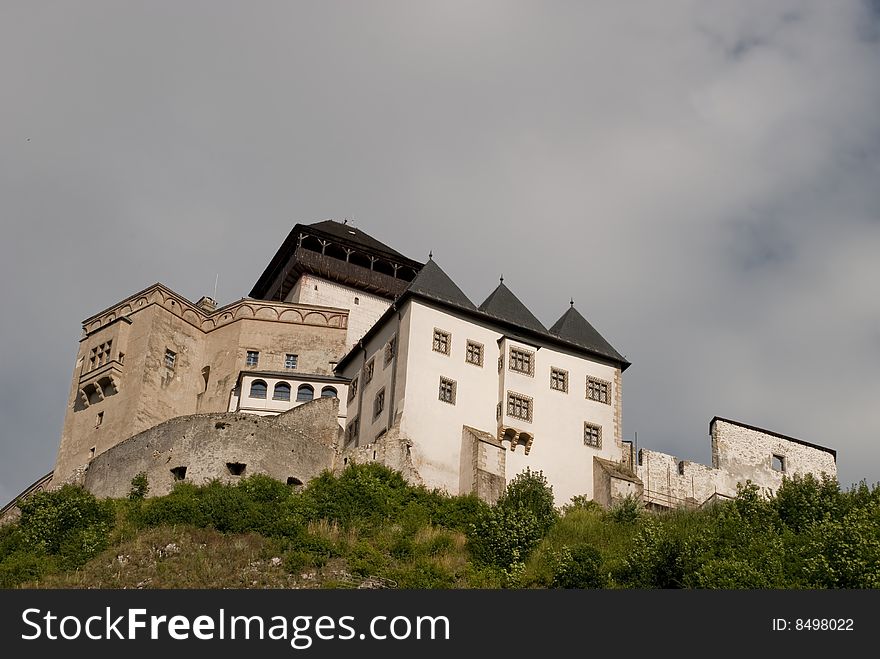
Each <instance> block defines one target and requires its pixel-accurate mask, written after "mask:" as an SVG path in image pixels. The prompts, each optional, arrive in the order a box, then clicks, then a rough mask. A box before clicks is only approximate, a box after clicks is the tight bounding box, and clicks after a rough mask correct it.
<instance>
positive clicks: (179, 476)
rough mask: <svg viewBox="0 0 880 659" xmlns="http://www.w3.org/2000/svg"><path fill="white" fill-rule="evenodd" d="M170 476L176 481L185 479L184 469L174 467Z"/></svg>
mask: <svg viewBox="0 0 880 659" xmlns="http://www.w3.org/2000/svg"><path fill="white" fill-rule="evenodd" d="M171 476H172V477H174V480H176V481H182V480H183V479H184V478H186V467H175V468H174V469H172V470H171Z"/></svg>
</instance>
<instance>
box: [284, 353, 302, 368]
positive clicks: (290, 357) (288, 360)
mask: <svg viewBox="0 0 880 659" xmlns="http://www.w3.org/2000/svg"><path fill="white" fill-rule="evenodd" d="M298 360H299V357H298V356H297V355H294V354H291V353H287V354H286V355H284V368H291V369H293V368H296V363H297V361H298Z"/></svg>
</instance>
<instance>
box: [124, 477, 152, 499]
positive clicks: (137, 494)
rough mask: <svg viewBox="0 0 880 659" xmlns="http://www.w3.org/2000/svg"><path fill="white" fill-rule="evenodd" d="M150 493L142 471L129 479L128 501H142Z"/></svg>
mask: <svg viewBox="0 0 880 659" xmlns="http://www.w3.org/2000/svg"><path fill="white" fill-rule="evenodd" d="M149 491H150V484H149V481H148V480H147V474H146V473H144V472H143V471H142V472H141V473H139V474H138V475H137V476H135V477H134V478H132V479H131V489H130V490H129V491H128V499H129V501H142V500H143V499H145V498H146V497H147V493H148V492H149Z"/></svg>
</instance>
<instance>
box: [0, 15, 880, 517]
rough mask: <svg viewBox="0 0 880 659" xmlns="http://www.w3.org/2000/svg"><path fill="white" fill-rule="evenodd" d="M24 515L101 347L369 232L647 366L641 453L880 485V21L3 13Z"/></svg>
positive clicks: (1, 472)
mask: <svg viewBox="0 0 880 659" xmlns="http://www.w3.org/2000/svg"><path fill="white" fill-rule="evenodd" d="M0 99H2V100H0V221H2V229H3V231H2V242H0V273H2V282H3V283H2V288H0V303H2V315H0V332H2V339H3V343H4V350H3V351H2V352H0V421H2V423H0V451H2V458H0V499H2V502H0V505H2V503H5V502H6V501H7V500H8V499H9V498H11V497H12V496H13V495H15V494H16V493H17V492H18V491H20V490H21V489H22V488H23V487H25V486H26V485H28V484H29V483H30V482H31V481H33V480H34V479H36V478H37V477H38V476H41V475H42V474H44V473H46V472H47V471H49V470H50V469H51V467H52V465H53V462H54V459H55V452H56V450H57V445H58V440H59V435H60V429H61V424H62V420H63V417H64V412H65V405H66V402H67V400H66V399H67V394H68V387H69V384H70V377H71V373H72V369H73V363H74V358H75V354H76V350H77V340H78V338H79V335H80V330H81V325H80V321H81V320H82V319H84V318H86V317H88V316H89V315H91V314H93V313H95V312H97V311H100V310H101V309H103V308H104V307H106V306H109V305H110V304H112V303H114V302H115V301H117V300H119V299H121V298H123V297H125V296H127V295H129V294H131V293H133V292H135V291H137V290H140V289H142V288H144V287H145V286H147V285H149V284H151V283H153V282H155V281H161V282H163V283H164V284H166V285H168V286H169V287H171V288H172V289H174V290H176V291H178V292H180V293H182V294H183V295H186V296H188V297H189V298H191V299H196V298H198V297H199V296H200V295H202V294H205V293H210V291H211V289H212V288H213V286H214V279H215V276H216V275H219V289H218V298H219V300H220V302H221V303H227V302H230V301H233V300H235V299H238V298H240V297H243V296H245V295H247V293H248V291H249V290H250V288H251V285H252V284H253V283H254V282H255V281H256V278H257V277H258V275H259V274H260V273H261V272H262V269H263V267H264V266H265V265H266V263H267V262H268V260H269V258H270V257H271V256H272V254H273V253H274V251H275V249H276V248H277V247H278V245H279V244H280V242H281V241H282V240H283V238H284V237H285V236H286V235H287V232H288V231H289V230H290V228H291V227H292V226H293V224H295V223H296V222H304V223H309V222H314V221H319V220H322V219H325V218H340V219H341V218H351V221H353V222H354V223H355V224H356V225H357V226H359V227H360V228H362V229H363V230H365V231H367V232H368V233H371V234H372V235H374V236H376V237H377V238H379V239H380V240H383V241H384V242H387V243H389V244H390V245H392V246H394V247H395V248H397V249H398V250H399V251H401V252H403V253H405V254H407V255H409V256H411V257H413V258H416V259H424V258H426V257H427V254H428V251H429V250H433V252H434V255H435V259H436V260H437V262H438V263H439V264H440V265H441V266H443V267H444V269H446V271H447V272H449V274H450V275H451V276H452V277H453V278H454V279H455V280H456V281H457V282H458V283H459V285H460V286H461V287H462V288H463V289H464V291H465V292H466V293H467V294H468V295H469V296H471V297H472V298H473V299H474V300H475V301H476V302H477V303H479V302H480V301H482V299H483V298H484V297H485V296H486V295H487V294H488V293H489V292H490V291H491V290H492V288H493V287H494V286H495V284H496V283H497V279H498V276H499V274H501V273H503V274H504V276H505V283H506V284H508V285H509V286H510V288H511V289H512V290H514V292H516V293H517V294H518V295H519V297H520V298H521V299H522V300H523V301H524V302H525V303H526V304H527V305H529V306H530V307H531V308H532V310H533V311H534V312H535V314H536V315H537V316H538V317H539V318H540V319H541V320H542V321H544V323H545V324H550V323H552V322H553V321H554V320H555V319H556V318H557V317H558V316H559V315H560V314H561V313H562V312H563V311H564V309H565V308H566V307H567V304H568V299H569V296H571V297H573V298H574V300H575V303H576V305H577V307H578V308H579V309H580V310H581V311H582V312H583V313H584V315H585V316H586V317H587V318H588V319H589V320H590V321H591V322H592V323H593V324H594V325H595V326H596V327H597V328H598V329H599V330H600V331H601V332H602V333H603V334H604V335H605V336H606V338H607V339H608V340H609V341H610V342H611V343H612V344H613V345H614V346H615V347H616V348H617V349H618V350H619V351H620V352H622V353H624V354H625V355H626V356H627V358H628V359H629V360H630V361H632V362H633V365H632V367H630V369H629V370H628V371H627V372H626V374H625V376H624V389H623V391H624V434H625V436H626V437H628V438H631V437H632V436H633V434H634V433H635V432H638V438H639V444H640V445H642V446H648V447H651V448H655V449H658V450H663V451H667V452H670V453H674V454H676V455H678V456H679V457H682V458H685V459H693V460H699V461H703V462H707V461H709V458H710V456H709V443H708V422H709V420H710V419H711V418H712V416H714V415H716V414H717V415H721V416H726V417H731V418H734V419H738V420H742V421H745V422H748V423H751V424H754V425H758V426H762V427H766V428H770V429H774V430H777V431H779V432H783V433H786V434H790V435H794V436H796V437H801V438H803V439H805V440H808V441H812V442H815V443H819V444H823V445H827V446H832V447H835V448H837V449H838V464H839V468H840V476H841V481H842V482H843V483H844V484H849V483H852V482H857V481H859V480H861V479H867V480H868V481H869V482H875V481H878V480H880V411H878V410H880V368H878V366H880V296H878V280H880V3H878V2H876V1H875V2H873V3H871V2H844V1H836V2H827V1H820V2H784V1H777V2H767V1H766V0H762V1H759V2H724V3H722V2H688V1H680V2H671V1H670V2H663V3H657V2H641V3H635V2H540V3H539V2H490V1H486V0H481V1H480V2H472V1H470V0H468V1H463V2H462V1H457V0H454V1H453V0H443V1H442V2H412V1H409V0H407V1H402V2H378V1H373V2H359V3H354V2H327V1H326V0H325V1H322V2H292V1H288V2H265V1H250V2H218V1H216V0H211V1H207V0H205V1H201V2H199V1H190V0H187V1H185V2H180V1H179V0H174V1H172V2H163V1H159V0H149V1H146V0H145V1H143V2H119V1H118V0H112V1H107V2H97V1H90V0H89V1H86V0H79V1H77V2H45V1H42V0H3V2H2V3H0Z"/></svg>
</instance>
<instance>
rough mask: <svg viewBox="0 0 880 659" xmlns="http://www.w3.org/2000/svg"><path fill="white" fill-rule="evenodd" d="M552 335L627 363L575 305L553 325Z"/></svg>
mask: <svg viewBox="0 0 880 659" xmlns="http://www.w3.org/2000/svg"><path fill="white" fill-rule="evenodd" d="M550 333H551V334H555V335H556V336H558V337H559V338H561V339H565V340H566V341H571V342H572V343H576V344H578V345H580V346H583V347H585V348H589V349H590V350H593V351H595V352H598V353H599V354H602V355H606V356H607V357H612V358H614V359H617V360H619V361H622V362H625V361H626V360H625V359H624V358H623V356H622V355H621V354H620V353H619V352H617V351H616V350H615V349H614V348H613V347H612V346H611V344H610V343H608V341H606V340H605V339H604V338H603V337H602V335H601V334H599V332H597V331H596V328H595V327H593V326H592V325H590V323H588V322H587V319H586V318H584V317H583V316H582V315H581V314H580V312H578V310H577V309H575V308H574V305H573V304H572V305H571V307H570V308H569V309H568V311H566V312H565V313H564V314H562V317H561V318H560V319H559V320H557V321H556V322H555V323H554V324H553V327H551V328H550Z"/></svg>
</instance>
